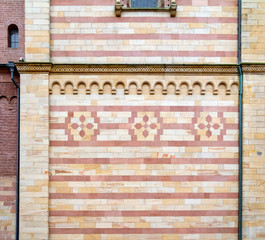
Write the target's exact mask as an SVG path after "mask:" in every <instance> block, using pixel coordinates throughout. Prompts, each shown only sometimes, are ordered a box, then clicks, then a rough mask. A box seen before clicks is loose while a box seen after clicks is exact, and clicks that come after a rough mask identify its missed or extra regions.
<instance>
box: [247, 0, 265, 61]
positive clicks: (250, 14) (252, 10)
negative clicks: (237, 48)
mask: <svg viewBox="0 0 265 240" xmlns="http://www.w3.org/2000/svg"><path fill="white" fill-rule="evenodd" d="M242 7H243V8H242V31H243V34H242V61H243V62H264V61H265V54H264V53H265V42H264V39H265V31H264V30H265V21H264V20H265V3H264V1H263V0H243V1H242Z"/></svg>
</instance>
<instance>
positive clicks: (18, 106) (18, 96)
mask: <svg viewBox="0 0 265 240" xmlns="http://www.w3.org/2000/svg"><path fill="white" fill-rule="evenodd" d="M7 67H9V69H10V73H11V80H12V82H13V83H14V85H15V86H16V88H17V176H16V181H17V184H16V240H19V186H20V181H19V180H20V176H19V175H20V87H19V85H18V83H17V82H16V80H15V79H14V72H15V69H16V66H15V64H14V62H8V64H7Z"/></svg>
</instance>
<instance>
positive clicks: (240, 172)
mask: <svg viewBox="0 0 265 240" xmlns="http://www.w3.org/2000/svg"><path fill="white" fill-rule="evenodd" d="M241 14H242V0H238V73H239V166H238V168H239V169H238V192H239V193H238V240H242V221H243V219H242V218H243V216H242V204H243V72H242V65H241V64H242V63H241V44H242V40H241V37H242V29H241V27H242V18H241Z"/></svg>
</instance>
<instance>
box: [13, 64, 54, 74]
mask: <svg viewBox="0 0 265 240" xmlns="http://www.w3.org/2000/svg"><path fill="white" fill-rule="evenodd" d="M16 67H17V70H18V72H19V73H49V72H51V69H52V63H26V62H19V63H16Z"/></svg>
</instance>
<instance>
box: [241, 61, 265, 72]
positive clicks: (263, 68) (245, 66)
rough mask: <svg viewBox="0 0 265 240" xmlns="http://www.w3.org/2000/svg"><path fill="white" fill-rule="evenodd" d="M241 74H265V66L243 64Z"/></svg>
mask: <svg viewBox="0 0 265 240" xmlns="http://www.w3.org/2000/svg"><path fill="white" fill-rule="evenodd" d="M242 70H243V73H259V74H260V73H263V74H265V64H258V63H257V64H253V63H252V64H251V63H243V64H242Z"/></svg>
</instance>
